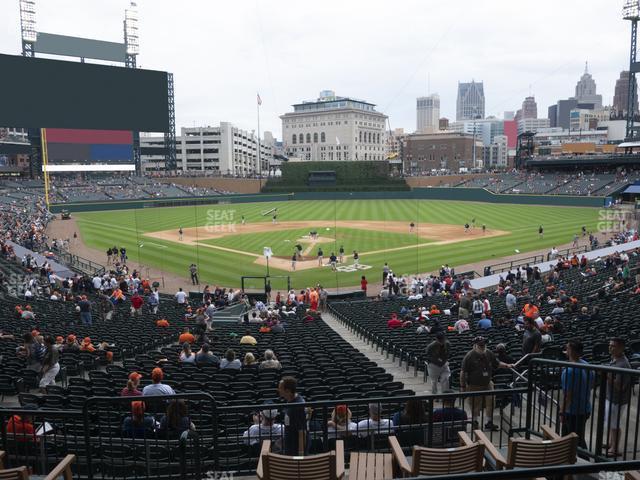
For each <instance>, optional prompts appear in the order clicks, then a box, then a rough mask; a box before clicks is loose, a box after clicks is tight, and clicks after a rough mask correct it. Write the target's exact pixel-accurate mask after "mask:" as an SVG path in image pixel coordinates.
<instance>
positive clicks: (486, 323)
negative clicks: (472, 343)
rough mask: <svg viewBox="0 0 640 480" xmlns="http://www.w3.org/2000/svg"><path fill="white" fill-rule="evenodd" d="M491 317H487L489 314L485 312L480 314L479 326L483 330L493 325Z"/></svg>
mask: <svg viewBox="0 0 640 480" xmlns="http://www.w3.org/2000/svg"><path fill="white" fill-rule="evenodd" d="M492 326H493V325H492V323H491V319H490V318H487V316H486V315H485V314H484V313H483V314H482V315H481V316H480V320H478V328H481V329H482V330H489V329H490V328H491V327H492Z"/></svg>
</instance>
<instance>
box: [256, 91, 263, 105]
mask: <svg viewBox="0 0 640 480" xmlns="http://www.w3.org/2000/svg"><path fill="white" fill-rule="evenodd" d="M257 95H258V105H262V99H261V98H260V94H259V93H258V94H257Z"/></svg>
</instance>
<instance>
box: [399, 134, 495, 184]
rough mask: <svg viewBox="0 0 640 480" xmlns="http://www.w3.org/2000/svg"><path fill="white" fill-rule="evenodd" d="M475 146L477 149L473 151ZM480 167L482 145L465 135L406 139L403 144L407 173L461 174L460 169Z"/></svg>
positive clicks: (422, 135)
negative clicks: (444, 171)
mask: <svg viewBox="0 0 640 480" xmlns="http://www.w3.org/2000/svg"><path fill="white" fill-rule="evenodd" d="M474 143H475V149H474ZM474 154H475V159H476V161H475V166H476V167H481V166H482V163H483V154H484V153H483V146H482V141H480V140H478V139H476V140H475V142H474V139H473V135H467V134H464V133H436V134H421V133H415V134H412V135H407V136H406V138H405V141H404V149H403V157H402V160H403V162H404V172H405V173H409V174H418V173H431V172H432V171H435V170H439V171H442V170H446V171H449V172H456V173H457V172H459V171H460V169H469V170H470V169H472V168H474V160H473V159H474Z"/></svg>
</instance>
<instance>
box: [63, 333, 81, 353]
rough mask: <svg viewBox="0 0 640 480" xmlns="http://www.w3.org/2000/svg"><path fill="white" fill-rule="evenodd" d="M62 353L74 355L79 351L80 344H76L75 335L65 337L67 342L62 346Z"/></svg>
mask: <svg viewBox="0 0 640 480" xmlns="http://www.w3.org/2000/svg"><path fill="white" fill-rule="evenodd" d="M62 351H63V353H75V352H79V351H80V344H79V343H78V341H77V339H76V336H75V335H73V334H69V335H67V341H66V342H65V344H64V345H63V346H62Z"/></svg>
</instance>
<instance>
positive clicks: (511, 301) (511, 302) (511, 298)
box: [504, 291, 518, 313]
mask: <svg viewBox="0 0 640 480" xmlns="http://www.w3.org/2000/svg"><path fill="white" fill-rule="evenodd" d="M504 301H505V304H506V305H507V311H508V312H509V313H513V312H515V311H516V309H517V306H518V299H517V298H516V296H515V295H514V294H513V293H511V291H509V292H508V293H507V295H506V296H505V298H504Z"/></svg>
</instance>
